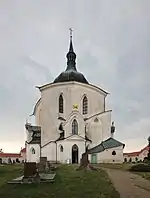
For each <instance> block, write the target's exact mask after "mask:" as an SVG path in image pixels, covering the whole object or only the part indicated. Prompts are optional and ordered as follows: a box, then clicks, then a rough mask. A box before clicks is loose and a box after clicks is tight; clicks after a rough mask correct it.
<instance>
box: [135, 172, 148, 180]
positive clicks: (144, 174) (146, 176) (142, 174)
mask: <svg viewBox="0 0 150 198" xmlns="http://www.w3.org/2000/svg"><path fill="white" fill-rule="evenodd" d="M136 174H138V175H141V176H142V177H144V178H145V179H147V180H150V172H148V173H142V172H141V173H139V172H137V173H136Z"/></svg>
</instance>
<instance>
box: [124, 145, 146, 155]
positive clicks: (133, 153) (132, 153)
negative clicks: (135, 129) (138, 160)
mask: <svg viewBox="0 0 150 198" xmlns="http://www.w3.org/2000/svg"><path fill="white" fill-rule="evenodd" d="M145 150H146V151H148V150H149V146H146V147H144V148H143V149H142V150H140V151H137V152H131V153H124V154H123V155H127V156H128V157H134V156H138V155H139V154H140V153H142V152H143V151H145Z"/></svg>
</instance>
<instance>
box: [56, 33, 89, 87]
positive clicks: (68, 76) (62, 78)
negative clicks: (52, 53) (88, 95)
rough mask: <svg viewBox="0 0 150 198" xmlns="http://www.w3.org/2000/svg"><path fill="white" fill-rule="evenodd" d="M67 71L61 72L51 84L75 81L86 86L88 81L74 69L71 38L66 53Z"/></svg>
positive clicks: (74, 58)
mask: <svg viewBox="0 0 150 198" xmlns="http://www.w3.org/2000/svg"><path fill="white" fill-rule="evenodd" d="M66 57H67V69H66V71H64V72H62V73H61V74H60V75H59V76H58V77H57V78H56V79H55V80H54V82H53V83H59V82H67V81H76V82H80V83H85V84H88V81H87V80H86V78H85V77H84V75H83V74H82V73H80V72H78V71H77V69H76V62H75V60H76V54H75V52H74V50H73V44H72V37H71V39H70V46H69V52H68V53H67V56H66Z"/></svg>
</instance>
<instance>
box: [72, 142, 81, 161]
mask: <svg viewBox="0 0 150 198" xmlns="http://www.w3.org/2000/svg"><path fill="white" fill-rule="evenodd" d="M78 150H79V149H78V146H77V145H76V144H74V145H73V147H72V164H78V158H79V157H78Z"/></svg>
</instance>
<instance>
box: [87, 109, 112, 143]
mask: <svg viewBox="0 0 150 198" xmlns="http://www.w3.org/2000/svg"><path fill="white" fill-rule="evenodd" d="M95 118H97V119H98V122H94V120H95ZM87 134H88V137H89V139H91V140H92V146H93V147H94V146H96V145H98V144H100V143H101V142H102V141H104V140H106V139H108V138H109V137H110V136H111V111H107V112H104V113H102V114H100V115H98V116H94V117H92V118H91V119H89V120H87Z"/></svg>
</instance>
